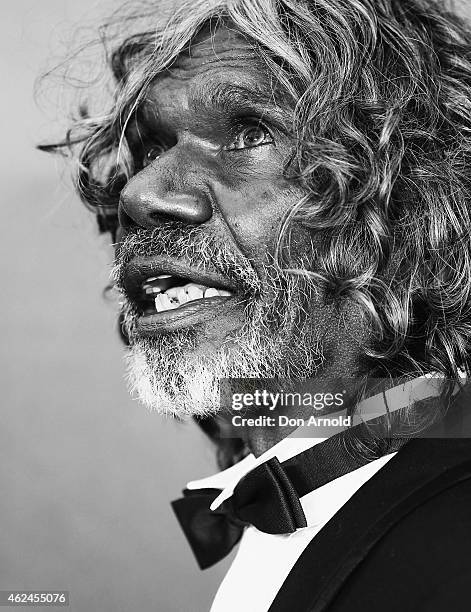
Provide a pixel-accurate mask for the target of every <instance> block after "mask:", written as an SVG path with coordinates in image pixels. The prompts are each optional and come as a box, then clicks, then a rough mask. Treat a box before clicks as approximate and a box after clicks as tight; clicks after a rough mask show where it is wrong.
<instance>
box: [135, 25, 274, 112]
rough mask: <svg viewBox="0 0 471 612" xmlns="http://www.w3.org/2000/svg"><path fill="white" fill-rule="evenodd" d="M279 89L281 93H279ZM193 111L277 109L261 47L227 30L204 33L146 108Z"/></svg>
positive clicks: (155, 86) (161, 79)
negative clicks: (250, 105)
mask: <svg viewBox="0 0 471 612" xmlns="http://www.w3.org/2000/svg"><path fill="white" fill-rule="evenodd" d="M278 89H279V88H278ZM182 95H183V96H184V97H185V98H186V104H185V106H186V107H187V109H188V110H192V111H196V112H198V111H200V110H202V109H203V107H205V108H206V107H208V106H218V105H219V106H220V107H224V105H225V104H226V105H227V106H229V105H230V102H231V101H232V103H233V105H237V104H239V106H240V108H241V109H243V106H244V103H245V102H246V101H247V102H249V99H250V101H251V102H252V103H254V104H260V105H261V106H263V105H265V106H267V105H269V104H271V105H275V106H276V105H277V103H276V99H277V98H278V97H280V98H281V92H280V91H278V92H277V87H276V86H274V78H273V76H272V74H271V73H270V71H269V70H268V68H267V66H266V64H265V63H264V62H263V61H262V60H261V59H260V54H259V52H257V49H256V47H255V46H254V45H253V44H252V43H250V42H249V41H248V40H247V39H245V38H244V37H243V36H242V35H241V34H239V33H238V32H236V31H234V30H233V29H231V28H229V27H227V26H222V25H220V26H218V27H217V28H213V29H211V28H210V27H209V26H207V27H205V28H204V29H203V30H202V31H201V32H200V33H199V34H198V35H197V36H196V37H195V38H194V39H193V40H192V41H191V44H190V45H189V47H188V49H187V50H185V51H184V52H183V53H182V54H181V55H180V56H179V57H178V58H177V59H176V61H175V62H174V63H173V64H172V66H171V67H170V68H168V69H167V70H166V71H165V72H163V73H161V74H160V75H158V76H157V77H156V78H155V80H154V81H153V83H152V85H151V87H150V89H149V91H148V93H147V96H146V101H145V104H144V107H145V110H148V111H151V112H155V110H157V108H159V109H160V110H162V109H163V108H168V107H172V106H174V104H175V102H176V100H177V99H178V101H179V102H180V103H181V102H182V100H181V98H182Z"/></svg>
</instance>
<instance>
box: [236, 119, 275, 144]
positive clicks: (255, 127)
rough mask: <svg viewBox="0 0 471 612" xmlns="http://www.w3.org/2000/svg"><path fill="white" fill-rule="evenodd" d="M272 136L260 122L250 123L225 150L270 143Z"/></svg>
mask: <svg viewBox="0 0 471 612" xmlns="http://www.w3.org/2000/svg"><path fill="white" fill-rule="evenodd" d="M272 143H273V138H272V136H271V134H270V132H269V131H268V130H267V128H266V127H265V126H264V125H262V124H261V123H257V124H252V125H248V126H246V127H244V129H243V130H241V131H240V132H239V133H238V134H237V136H236V138H235V140H233V141H232V142H231V143H230V144H229V145H228V146H227V147H226V150H227V151H237V150H240V149H253V148H254V147H260V146H262V145H266V144H272Z"/></svg>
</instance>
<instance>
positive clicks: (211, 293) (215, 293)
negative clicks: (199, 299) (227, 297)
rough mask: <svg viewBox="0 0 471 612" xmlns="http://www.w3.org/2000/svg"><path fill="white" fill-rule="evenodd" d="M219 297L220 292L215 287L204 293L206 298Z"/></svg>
mask: <svg viewBox="0 0 471 612" xmlns="http://www.w3.org/2000/svg"><path fill="white" fill-rule="evenodd" d="M218 295H219V291H218V290H217V289H214V288H213V287H209V289H206V291H205V292H204V297H205V298H210V297H216V296H218Z"/></svg>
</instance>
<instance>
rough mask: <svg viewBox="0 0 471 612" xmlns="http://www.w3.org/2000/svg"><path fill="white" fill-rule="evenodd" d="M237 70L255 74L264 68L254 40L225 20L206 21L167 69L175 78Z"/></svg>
mask: <svg viewBox="0 0 471 612" xmlns="http://www.w3.org/2000/svg"><path fill="white" fill-rule="evenodd" d="M231 69H232V71H233V70H239V71H242V72H246V73H247V75H248V76H255V75H256V74H257V73H259V72H260V70H262V71H263V72H264V73H267V74H268V71H267V68H266V66H265V65H264V63H263V62H262V61H261V60H260V57H259V54H258V53H257V49H256V47H255V45H254V43H252V42H250V41H249V40H248V39H247V38H245V37H243V36H242V35H241V34H240V33H239V32H237V31H236V30H235V29H234V28H231V27H230V26H228V25H225V24H219V25H218V26H215V25H214V24H208V25H206V26H204V27H203V28H202V30H201V31H200V32H199V33H198V34H197V35H196V36H195V37H194V38H193V39H192V41H191V43H190V45H189V46H188V48H187V49H186V50H185V51H184V52H182V53H181V54H180V55H179V56H178V58H177V59H176V61H175V62H174V64H172V66H171V68H170V69H169V72H170V74H171V75H172V76H174V77H175V78H183V79H184V78H191V77H192V76H195V75H199V74H204V73H205V72H208V71H212V70H219V71H224V70H228V71H231Z"/></svg>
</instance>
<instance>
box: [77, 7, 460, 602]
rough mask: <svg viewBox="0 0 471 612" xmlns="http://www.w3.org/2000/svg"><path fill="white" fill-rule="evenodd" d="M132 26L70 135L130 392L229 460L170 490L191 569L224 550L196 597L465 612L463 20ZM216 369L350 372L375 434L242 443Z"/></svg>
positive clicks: (258, 428) (272, 13) (413, 17)
mask: <svg viewBox="0 0 471 612" xmlns="http://www.w3.org/2000/svg"><path fill="white" fill-rule="evenodd" d="M165 9H170V12H169V15H167V16H164V14H165ZM167 12H168V11H167ZM144 17H145V19H146V20H147V29H146V30H145V31H144V32H141V33H139V34H135V35H131V36H130V37H129V38H128V39H127V40H125V41H124V42H123V43H122V44H121V45H120V46H118V47H117V48H116V50H115V52H114V54H113V55H112V58H111V67H112V70H113V74H114V78H115V96H114V101H113V104H112V105H111V107H110V108H109V109H108V112H106V113H102V114H101V115H100V116H97V117H96V118H94V117H89V116H87V115H86V113H85V112H82V117H81V119H80V120H79V121H78V122H77V123H76V124H75V125H74V126H73V127H72V130H71V132H70V134H69V136H68V140H67V143H66V144H69V145H74V146H75V145H78V146H79V159H80V164H79V183H78V184H79V188H80V192H81V195H82V197H83V199H84V200H85V201H86V202H87V203H88V204H89V205H91V206H92V207H94V209H95V210H96V212H97V216H98V220H99V223H100V227H101V229H102V230H104V231H110V232H111V234H112V235H113V236H114V241H115V242H116V268H115V274H114V279H115V284H116V286H117V288H118V289H119V290H120V292H121V294H122V300H123V310H122V331H123V335H124V336H125V338H126V341H127V343H128V345H129V350H128V354H127V363H128V373H129V380H130V386H131V389H132V390H133V391H135V392H137V393H138V395H139V397H140V398H141V399H142V401H143V402H144V403H145V404H146V405H148V406H149V407H150V408H152V409H153V410H159V411H161V412H163V413H171V414H173V415H175V416H177V417H178V418H184V417H186V416H192V417H195V418H196V419H197V420H198V421H199V423H200V424H201V426H202V427H203V428H204V429H205V430H206V431H207V432H208V433H209V434H210V435H211V437H213V438H214V439H215V440H216V442H217V444H218V456H219V461H220V464H221V466H222V467H227V468H228V469H226V470H224V471H223V472H221V473H220V474H218V475H216V476H214V477H210V478H208V479H203V480H202V481H198V482H192V483H189V484H188V486H187V489H186V491H185V494H186V495H185V498H184V499H183V500H179V501H177V502H175V503H174V508H175V511H176V512H177V515H178V517H179V520H180V522H181V523H182V526H183V527H184V529H185V531H186V533H187V537H188V539H189V541H190V544H191V546H192V548H193V550H194V552H195V554H196V555H197V557H198V560H199V563H200V565H201V566H202V567H206V566H208V565H210V564H212V563H214V562H216V561H217V560H218V559H219V558H221V557H222V556H223V555H224V554H225V553H226V552H228V550H230V548H231V546H232V545H233V544H235V543H236V542H237V541H238V540H239V539H240V545H239V550H238V554H237V557H236V559H235V561H234V563H233V565H232V567H231V569H230V571H229V573H228V575H227V576H226V578H225V580H224V581H223V583H222V585H221V588H220V589H219V591H218V593H217V595H216V597H215V600H214V604H213V607H212V610H213V611H214V612H216V611H224V612H227V611H228V610H246V611H254V612H264V611H266V610H270V611H281V610H283V611H285V610H299V611H304V610H306V611H307V610H309V611H314V610H315V611H316V612H318V611H320V610H332V611H339V612H340V611H344V610H349V611H355V610H364V609H367V610H369V609H371V610H382V611H383V610H391V611H392V610H401V611H403V610H411V611H412V610H414V611H417V610H421V611H424V612H425V611H427V612H428V611H430V610H442V609H443V608H444V607H445V606H447V607H448V609H451V610H457V611H459V610H467V609H468V608H469V605H470V603H469V601H468V599H469V595H468V583H469V580H470V578H471V574H470V570H469V568H468V564H467V557H468V551H469V550H470V544H471V521H470V519H469V517H470V516H471V514H470V511H471V444H470V443H469V442H468V440H467V439H466V438H463V437H462V436H463V432H464V431H465V429H464V428H463V425H462V423H461V422H460V421H459V419H464V420H466V415H467V411H469V408H468V406H467V390H466V386H464V389H463V384H462V383H463V376H467V375H468V372H469V364H470V337H471V304H470V287H471V235H470V232H469V226H470V204H469V197H470V193H471V191H470V190H471V178H470V175H469V162H470V161H471V34H470V32H469V31H468V29H467V28H466V26H465V25H464V24H463V23H462V22H461V21H460V20H459V19H458V18H457V17H455V16H453V15H452V14H451V13H448V12H446V10H445V9H444V8H443V7H442V6H440V5H439V4H437V3H434V2H431V1H426V0H381V1H378V2H374V3H373V2H370V1H369V0H329V1H324V0H306V1H298V0H296V1H291V0H279V1H276V2H275V1H274V0H233V1H226V2H225V1H222V0H221V1H217V0H214V1H211V2H208V1H206V2H201V1H197V2H192V3H190V4H188V5H187V4H183V5H180V6H178V7H175V6H173V7H172V6H170V7H168V6H167V5H163V4H162V3H159V2H156V3H155V11H150V12H149V13H146V15H145V16H144ZM127 23H131V22H127ZM424 375H427V376H429V379H425V380H431V378H430V377H432V378H433V380H435V382H436V380H439V382H440V384H439V385H438V386H437V385H435V386H434V385H432V384H429V383H427V385H426V386H425V387H420V385H421V384H422V382H423V380H424V378H423V377H424ZM223 378H224V379H247V378H251V379H254V378H255V379H263V380H264V381H266V380H273V379H276V380H277V381H279V380H284V381H286V380H287V381H290V384H291V383H293V381H295V382H296V381H298V383H299V384H301V382H302V381H308V380H312V381H314V384H315V387H316V389H322V388H324V387H325V388H326V389H327V388H330V386H331V385H332V381H339V380H347V379H348V380H349V381H351V385H352V389H353V391H352V390H349V391H348V393H347V401H346V405H348V410H349V414H353V413H358V412H359V411H361V408H362V407H364V406H365V402H367V398H368V397H370V396H373V397H376V398H378V397H380V403H381V405H382V406H384V412H386V410H387V409H388V408H389V404H388V402H389V403H390V402H393V403H395V410H394V411H393V412H394V414H393V415H392V417H391V415H390V414H389V415H388V414H386V417H385V418H383V417H380V418H379V421H376V422H379V424H380V425H381V426H383V425H385V426H386V431H387V434H382V435H379V436H374V435H373V434H372V433H371V431H370V430H369V429H368V428H366V429H365V428H362V427H360V428H356V429H355V430H352V431H353V432H354V433H353V434H350V433H349V432H348V430H347V432H346V433H345V432H343V433H340V434H337V435H335V436H332V437H331V438H328V439H327V440H325V441H322V440H321V439H319V437H310V438H309V437H307V438H306V437H304V438H303V437H297V435H296V432H294V433H291V434H290V435H287V434H288V433H290V431H291V430H292V429H293V427H291V428H290V429H289V430H288V431H287V430H286V429H285V428H283V427H281V426H276V425H275V426H268V425H266V424H265V425H264V424H263V423H262V424H252V425H251V424H250V423H249V422H247V423H246V424H245V425H243V426H242V427H239V428H238V429H237V431H235V427H234V425H235V421H234V420H233V418H232V413H231V411H229V410H227V409H226V408H225V405H224V404H223V407H222V408H221V403H220V394H219V392H220V383H221V379H223ZM378 379H381V380H382V381H383V386H382V388H381V389H382V392H381V394H379V395H378V394H377V395H375V392H374V384H373V383H372V381H374V380H378ZM397 379H400V380H401V385H400V386H397V385H396V384H395V382H394V381H395V380H396V381H397ZM404 381H406V383H405V382H404ZM419 388H421V389H422V390H421V391H420V392H419V391H417V389H419ZM362 398H363V399H362ZM333 410H334V409H333V407H332V405H330V406H327V405H326V406H325V407H324V409H323V410H322V411H321V413H322V414H323V415H325V414H329V412H332V411H333ZM337 410H338V408H337ZM344 411H345V410H344ZM314 412H315V411H314V410H313V409H312V407H309V406H307V407H306V406H303V407H298V410H297V411H295V410H289V411H288V413H289V415H291V416H293V415H295V416H297V417H298V416H301V417H309V416H310V415H312V414H313V413H314ZM445 413H447V415H448V416H447V417H446V418H444V415H445ZM257 414H258V411H257V410H255V413H254V415H253V416H256V415H257ZM254 423H255V420H254ZM264 423H266V421H265V422H264ZM391 423H393V424H394V425H395V427H396V426H398V427H399V429H398V430H396V429H395V430H394V432H393V431H392V430H391V428H390V425H391ZM417 430H419V431H425V432H426V434H427V436H428V437H427V439H425V440H423V439H420V440H409V441H408V438H410V437H411V436H413V434H414V433H416V431H417ZM397 431H399V432H400V435H393V434H394V433H397ZM358 432H360V433H361V435H359V434H358ZM445 435H446V436H447V438H446V439H442V438H440V436H445ZM323 437H327V436H323ZM460 437H461V439H458V438H460Z"/></svg>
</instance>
